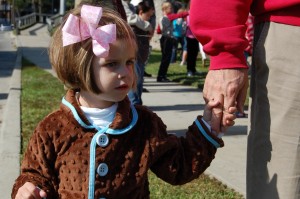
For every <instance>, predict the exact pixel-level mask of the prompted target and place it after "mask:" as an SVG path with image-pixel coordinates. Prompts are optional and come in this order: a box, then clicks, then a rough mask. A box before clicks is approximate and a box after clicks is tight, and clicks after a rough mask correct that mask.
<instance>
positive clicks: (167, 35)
mask: <svg viewBox="0 0 300 199" xmlns="http://www.w3.org/2000/svg"><path fill="white" fill-rule="evenodd" d="M161 10H162V13H163V17H162V18H161V20H160V24H159V27H160V29H161V38H160V48H161V53H162V55H161V62H160V66H159V70H158V75H157V82H169V81H170V80H169V79H168V78H167V72H168V68H169V65H170V61H171V56H172V48H173V43H174V37H173V24H172V21H173V20H174V19H177V18H184V17H186V16H188V14H189V13H188V12H181V13H176V14H174V13H173V8H172V4H171V3H170V2H163V3H162V6H161Z"/></svg>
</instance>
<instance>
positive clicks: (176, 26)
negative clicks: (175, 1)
mask: <svg viewBox="0 0 300 199" xmlns="http://www.w3.org/2000/svg"><path fill="white" fill-rule="evenodd" d="M184 11H185V10H184V9H183V8H180V9H179V10H178V12H177V13H181V12H184ZM185 32H186V21H185V19H183V18H178V19H175V20H174V21H173V36H174V44H173V50H172V57H171V63H176V60H177V50H178V44H180V45H181V49H182V53H181V58H182V59H181V63H180V65H184V64H186V58H187V48H186V38H185Z"/></svg>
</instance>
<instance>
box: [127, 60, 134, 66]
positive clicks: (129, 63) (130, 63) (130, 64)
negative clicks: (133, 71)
mask: <svg viewBox="0 0 300 199" xmlns="http://www.w3.org/2000/svg"><path fill="white" fill-rule="evenodd" d="M126 65H127V66H134V60H128V61H127V62H126Z"/></svg>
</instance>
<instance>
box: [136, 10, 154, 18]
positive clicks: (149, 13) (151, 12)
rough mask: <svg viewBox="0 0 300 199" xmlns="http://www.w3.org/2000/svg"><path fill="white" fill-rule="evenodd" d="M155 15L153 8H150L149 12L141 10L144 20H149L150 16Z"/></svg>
mask: <svg viewBox="0 0 300 199" xmlns="http://www.w3.org/2000/svg"><path fill="white" fill-rule="evenodd" d="M152 15H153V9H151V10H149V11H148V12H142V11H140V13H139V16H140V17H141V19H143V20H144V21H149V20H150V17H151V16H152Z"/></svg>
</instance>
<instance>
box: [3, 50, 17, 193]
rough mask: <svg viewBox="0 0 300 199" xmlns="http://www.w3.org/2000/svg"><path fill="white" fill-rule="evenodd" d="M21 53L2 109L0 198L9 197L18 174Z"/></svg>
mask: <svg viewBox="0 0 300 199" xmlns="http://www.w3.org/2000/svg"><path fill="white" fill-rule="evenodd" d="M21 61H22V53H21V50H20V49H17V56H16V62H15V65H14V69H13V73H12V77H11V80H10V89H9V93H8V98H7V103H6V105H5V107H4V110H3V124H2V128H1V131H0V133H1V134H0V146H1V147H0V160H1V164H0V171H2V172H1V176H0V185H1V186H0V193H1V198H11V191H12V187H13V184H14V182H15V179H16V178H17V177H18V176H19V175H20V150H21V109H20V107H21V105H20V96H21V64H22V62H21Z"/></svg>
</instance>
